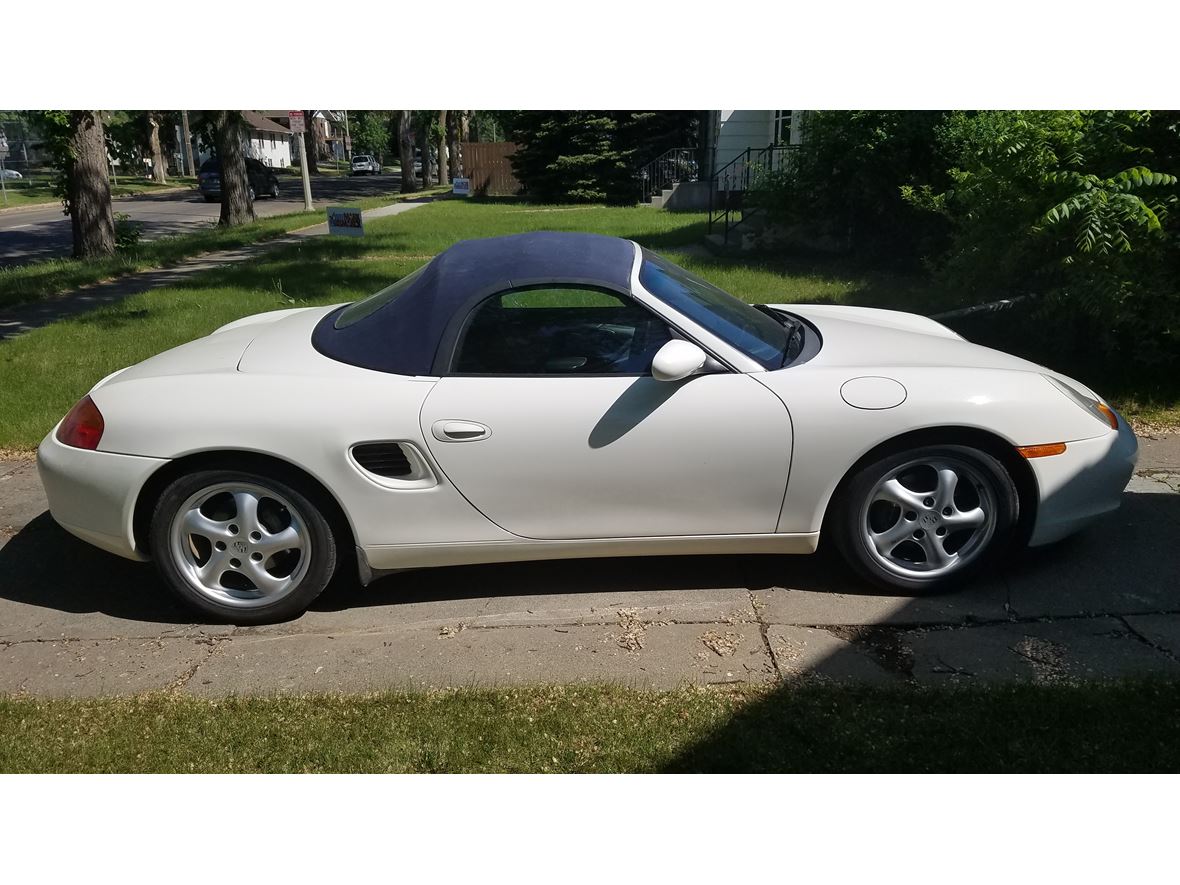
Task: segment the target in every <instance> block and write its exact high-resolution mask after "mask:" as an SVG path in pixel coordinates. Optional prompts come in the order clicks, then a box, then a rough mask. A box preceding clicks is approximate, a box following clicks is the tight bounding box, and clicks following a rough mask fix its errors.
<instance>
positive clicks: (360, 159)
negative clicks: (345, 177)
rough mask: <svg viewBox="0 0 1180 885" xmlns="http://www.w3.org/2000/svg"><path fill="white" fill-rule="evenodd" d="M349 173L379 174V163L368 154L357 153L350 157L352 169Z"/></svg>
mask: <svg viewBox="0 0 1180 885" xmlns="http://www.w3.org/2000/svg"><path fill="white" fill-rule="evenodd" d="M349 174H350V175H380V174H381V164H380V163H378V162H377V158H376V157H373V156H370V155H369V154H357V155H356V156H354V157H353V158H352V171H351V172H350V173H349Z"/></svg>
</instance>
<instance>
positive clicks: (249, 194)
mask: <svg viewBox="0 0 1180 885" xmlns="http://www.w3.org/2000/svg"><path fill="white" fill-rule="evenodd" d="M246 197H247V198H248V199H249V200H250V202H251V203H253V202H254V185H250V187H249V188H248V189H247V190H246Z"/></svg>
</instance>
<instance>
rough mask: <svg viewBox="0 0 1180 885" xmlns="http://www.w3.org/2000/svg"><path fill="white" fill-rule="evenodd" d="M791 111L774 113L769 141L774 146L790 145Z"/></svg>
mask: <svg viewBox="0 0 1180 885" xmlns="http://www.w3.org/2000/svg"><path fill="white" fill-rule="evenodd" d="M791 113H792V112H791V111H775V112H774V124H773V125H772V127H771V130H770V140H771V141H772V142H773V143H774V144H791Z"/></svg>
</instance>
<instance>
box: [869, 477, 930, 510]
mask: <svg viewBox="0 0 1180 885" xmlns="http://www.w3.org/2000/svg"><path fill="white" fill-rule="evenodd" d="M877 496H878V499H879V500H883V501H888V502H889V503H890V504H896V505H897V506H898V507H903V508H907V509H909V510H919V509H921V507H922V496H921V495H920V494H918V493H917V492H911V491H910V490H909V489H907V488H906V487H905V486H903V485H902V484H901V481H900V480H898V479H891V480H889V481H888V482H886V483H883V484H882V485H881V488H880V490H879V491H878V492H877Z"/></svg>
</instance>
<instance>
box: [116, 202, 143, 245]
mask: <svg viewBox="0 0 1180 885" xmlns="http://www.w3.org/2000/svg"><path fill="white" fill-rule="evenodd" d="M142 236H143V222H142V221H136V220H135V219H133V218H132V217H131V216H130V215H128V214H127V213H126V212H116V213H115V248H116V249H118V250H119V251H120V252H125V251H127V250H129V249H134V248H135V247H136V246H138V245H139V239H140V237H142Z"/></svg>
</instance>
